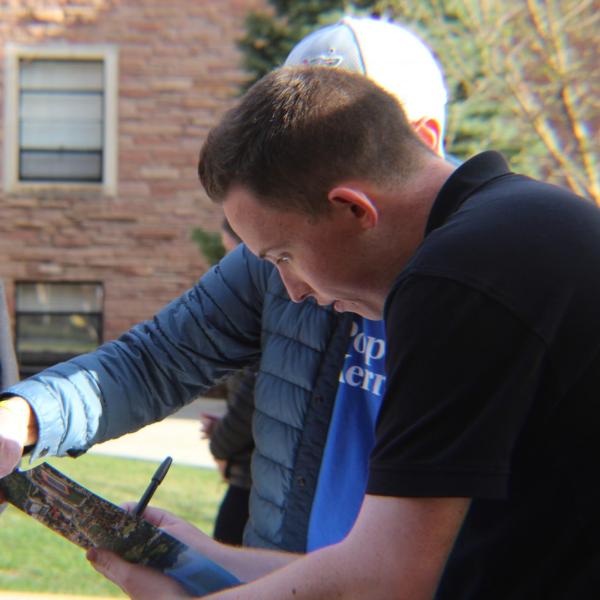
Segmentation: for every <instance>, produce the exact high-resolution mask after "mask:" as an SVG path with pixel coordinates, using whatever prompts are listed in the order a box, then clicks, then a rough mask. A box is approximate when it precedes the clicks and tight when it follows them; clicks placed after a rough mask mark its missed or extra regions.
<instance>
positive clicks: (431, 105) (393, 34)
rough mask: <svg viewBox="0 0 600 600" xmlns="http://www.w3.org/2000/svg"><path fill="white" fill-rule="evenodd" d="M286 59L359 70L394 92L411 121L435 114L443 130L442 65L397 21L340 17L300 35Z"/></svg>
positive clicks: (444, 95) (287, 63)
mask: <svg viewBox="0 0 600 600" xmlns="http://www.w3.org/2000/svg"><path fill="white" fill-rule="evenodd" d="M284 64H285V66H295V65H314V64H320V65H326V66H332V67H341V68H345V69H348V70H349V71H354V72H358V73H362V74H363V75H366V76H367V77H369V78H370V79H372V80H373V81H374V82H375V83H377V84H378V85H380V86H381V87H382V88H384V89H385V90H387V91H388V92H389V93H391V94H393V95H394V96H396V98H398V100H399V101H400V103H401V104H402V106H403V107H404V111H405V112H406V115H407V117H408V120H409V121H411V122H415V121H418V120H419V119H421V118H423V117H428V118H435V119H436V120H437V121H438V123H439V125H440V127H441V129H442V132H443V129H444V124H445V121H446V102H447V99H448V93H447V91H446V86H445V84H444V77H443V75H442V70H441V69H440V67H439V65H438V63H437V61H436V60H435V58H434V57H433V55H432V53H431V50H429V48H428V47H427V46H426V45H425V44H424V43H423V41H421V40H420V39H419V38H418V37H417V36H416V35H415V34H414V33H412V32H410V31H409V30H408V29H406V28H405V27H402V26H401V25H398V24H397V23H391V22H389V21H382V20H380V19H373V18H368V17H367V18H357V17H344V18H343V19H342V20H340V21H338V22H337V23H336V24H334V25H328V26H326V27H323V28H321V29H318V30H317V31H314V32H313V33H311V34H310V35H308V36H307V37H305V38H304V39H303V40H301V41H300V42H299V43H298V44H296V46H294V48H293V49H292V51H291V52H290V54H289V56H288V57H287V59H286V61H285V63H284Z"/></svg>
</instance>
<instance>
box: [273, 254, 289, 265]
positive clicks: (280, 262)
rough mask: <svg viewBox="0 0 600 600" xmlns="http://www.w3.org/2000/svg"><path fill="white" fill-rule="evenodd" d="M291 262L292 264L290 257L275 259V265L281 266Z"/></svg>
mask: <svg viewBox="0 0 600 600" xmlns="http://www.w3.org/2000/svg"><path fill="white" fill-rule="evenodd" d="M289 262H290V257H289V256H278V257H277V258H276V259H275V264H276V265H281V264H284V263H289Z"/></svg>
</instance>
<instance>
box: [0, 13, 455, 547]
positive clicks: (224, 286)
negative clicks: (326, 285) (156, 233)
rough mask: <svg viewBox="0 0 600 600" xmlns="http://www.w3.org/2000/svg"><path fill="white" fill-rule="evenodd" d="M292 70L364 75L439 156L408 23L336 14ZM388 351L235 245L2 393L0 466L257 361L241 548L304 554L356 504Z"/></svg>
mask: <svg viewBox="0 0 600 600" xmlns="http://www.w3.org/2000/svg"><path fill="white" fill-rule="evenodd" d="M288 62H289V63H290V64H296V63H304V62H307V63H324V64H329V65H331V66H332V67H340V68H346V69H351V70H358V71H359V72H361V73H364V74H366V75H368V76H372V77H375V78H376V79H377V80H378V81H380V83H381V84H382V85H384V86H385V87H386V88H387V89H388V90H390V91H391V92H392V93H395V94H398V95H399V96H398V97H399V99H400V101H402V102H404V105H405V107H406V109H407V111H408V112H409V114H410V115H411V119H412V121H413V125H414V126H415V128H417V129H418V134H419V136H421V138H422V139H423V140H424V141H425V142H426V143H427V144H429V145H430V146H431V148H433V149H434V150H435V151H436V152H441V149H442V135H443V126H444V116H445V115H444V112H445V103H446V90H445V87H444V83H443V78H442V74H441V71H440V69H439V67H438V65H437V63H436V62H435V60H434V58H433V57H432V55H431V53H430V51H429V50H428V49H427V47H426V46H425V45H424V44H423V43H422V42H421V41H420V40H419V39H418V38H417V37H416V36H415V35H413V34H412V33H410V32H409V31H408V30H406V29H405V28H403V27H400V26H398V25H396V24H392V23H388V22H385V21H380V20H377V19H357V18H349V17H348V18H345V19H343V20H342V21H340V22H339V23H337V24H335V25H332V26H328V27H324V28H322V29H320V30H318V31H317V32H315V33H313V34H311V35H310V36H308V37H307V39H306V40H304V41H302V42H300V44H299V45H298V46H297V47H296V48H295V49H294V50H293V51H292V53H291V54H290V57H289V59H288ZM384 352H385V339H384V332H383V325H382V323H381V322H380V321H378V320H370V319H364V318H363V317H361V316H359V315H352V314H344V315H340V314H337V313H335V311H334V310H332V308H331V307H319V306H318V305H317V304H316V303H314V302H308V303H306V304H304V305H302V306H299V305H296V304H294V303H293V302H291V301H290V299H289V297H288V296H287V294H286V291H285V288H284V286H283V284H282V282H281V279H280V277H279V275H278V273H277V271H276V269H274V268H273V267H272V266H271V265H269V264H268V263H266V262H265V261H261V260H259V259H257V258H256V257H254V256H253V255H252V254H251V253H250V252H248V251H247V249H245V248H239V249H237V250H235V251H234V252H232V253H231V254H230V255H229V256H228V257H226V258H225V259H224V260H223V261H222V262H221V263H220V264H219V266H218V268H216V269H214V270H212V271H211V272H209V273H208V274H206V275H205V276H204V277H203V278H202V279H201V280H200V282H199V283H198V284H197V285H196V286H195V287H194V288H192V289H191V290H190V291H188V292H187V293H185V294H183V295H182V296H181V297H180V298H179V299H177V300H175V301H173V302H172V303H171V304H170V305H169V306H168V307H166V308H165V309H164V310H163V311H161V312H160V313H159V314H158V315H157V316H156V317H155V318H154V319H153V320H152V321H149V322H146V323H141V324H139V325H137V326H136V327H134V328H132V329H131V330H130V331H129V332H127V333H126V334H124V335H123V336H122V337H121V338H120V339H119V340H117V341H113V342H109V343H108V344H105V345H104V346H103V347H101V348H100V349H99V350H97V351H96V352H92V353H90V354H87V355H84V356H81V357H78V358H75V359H73V360H71V361H68V362H66V363H64V364H62V365H57V366H56V367H53V368H51V369H48V370H46V371H44V372H42V373H40V374H39V375H37V376H35V377H33V378H30V379H29V380H27V381H25V382H23V383H22V384H20V385H19V386H16V387H14V388H12V389H11V390H9V391H10V392H11V393H13V394H16V395H18V396H20V397H21V398H24V399H26V400H27V402H23V400H22V399H20V398H15V399H11V400H8V401H5V402H4V403H2V405H3V406H5V407H7V408H10V412H8V413H7V414H4V415H2V414H0V432H2V433H3V437H0V444H1V443H3V442H2V440H4V443H5V446H4V448H5V450H4V451H2V452H1V453H0V471H2V470H3V471H4V472H5V473H6V472H7V471H8V470H10V469H11V468H12V466H14V464H15V462H16V460H17V459H18V458H19V457H20V456H21V453H22V449H23V445H24V444H25V443H28V444H34V443H35V447H34V448H33V453H32V456H33V458H37V457H39V456H44V455H46V454H58V455H64V454H72V455H77V454H80V453H81V452H83V451H85V450H86V449H87V448H88V447H89V446H91V445H92V444H94V443H98V442H100V441H103V440H105V439H109V438H114V437H118V436H119V435H122V434H124V433H127V432H129V431H132V430H135V429H138V428H139V427H142V426H143V425H145V424H147V423H150V422H153V421H156V420H157V419H160V418H163V417H165V416H166V415H168V414H170V413H171V412H173V411H175V410H176V409H177V408H179V407H180V406H182V404H184V403H186V402H188V401H190V400H191V399H192V398H194V397H195V396H197V395H198V394H200V393H201V392H202V391H204V390H206V389H207V388H208V387H210V386H211V384H212V383H214V382H215V381H216V380H217V379H219V378H220V377H222V376H223V375H225V374H226V373H228V372H230V371H231V370H234V369H236V370H238V369H241V368H243V367H244V366H246V365H255V364H256V363H260V364H259V370H258V374H257V386H256V395H255V403H256V411H255V415H254V428H253V429H254V442H255V445H256V448H255V451H254V454H253V458H252V473H253V482H252V486H253V487H252V492H251V500H250V518H249V522H248V524H247V526H246V530H245V536H244V538H245V539H244V542H245V544H246V545H251V546H259V547H266V548H277V549H284V550H289V551H294V552H305V551H307V550H313V549H315V548H319V547H322V546H324V545H328V544H332V543H335V542H337V541H339V540H341V539H343V538H344V537H345V535H346V534H347V532H348V531H349V530H350V528H351V527H352V524H353V523H354V520H355V518H356V515H357V514H358V510H359V509H360V505H361V503H362V499H363V496H364V491H365V486H366V476H367V460H368V456H369V453H370V451H371V448H372V445H373V440H374V423H375V419H376V415H377V412H378V410H379V406H380V403H381V399H382V398H383V393H384V390H385V374H384ZM30 406H31V407H32V408H33V412H32V411H31V410H30ZM9 417H10V418H9ZM26 424H29V425H30V431H29V437H28V439H25V425H26ZM38 431H39V434H38ZM14 438H17V439H14ZM339 497H343V498H344V503H343V504H342V505H340V504H339V502H338V498H339Z"/></svg>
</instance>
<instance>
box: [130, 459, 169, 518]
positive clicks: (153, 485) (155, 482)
mask: <svg viewBox="0 0 600 600" xmlns="http://www.w3.org/2000/svg"><path fill="white" fill-rule="evenodd" d="M172 462H173V459H172V458H171V457H170V456H167V458H165V460H163V461H162V463H160V467H158V469H156V473H154V475H153V476H152V480H151V481H150V485H149V486H148V487H147V488H146V491H145V492H144V495H143V496H142V497H141V498H140V501H139V502H138V503H137V505H136V507H135V508H134V509H133V513H132V514H133V515H134V516H138V515H141V514H142V513H143V512H144V511H145V510H146V506H148V502H150V500H151V498H152V496H154V492H156V489H157V488H158V486H159V485H160V482H161V481H162V480H163V479H164V478H165V475H166V474H167V471H168V470H169V467H170V466H171V463H172Z"/></svg>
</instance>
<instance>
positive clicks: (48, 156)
mask: <svg viewBox="0 0 600 600" xmlns="http://www.w3.org/2000/svg"><path fill="white" fill-rule="evenodd" d="M103 115H104V63H103V61H101V60H60V59H43V58H42V59H37V58H36V59H26V58H21V59H20V61H19V179H20V180H21V181H65V182H77V181H82V182H86V181H90V182H96V181H97V182H100V181H102V177H103V173H102V168H103V139H104V117H103Z"/></svg>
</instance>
